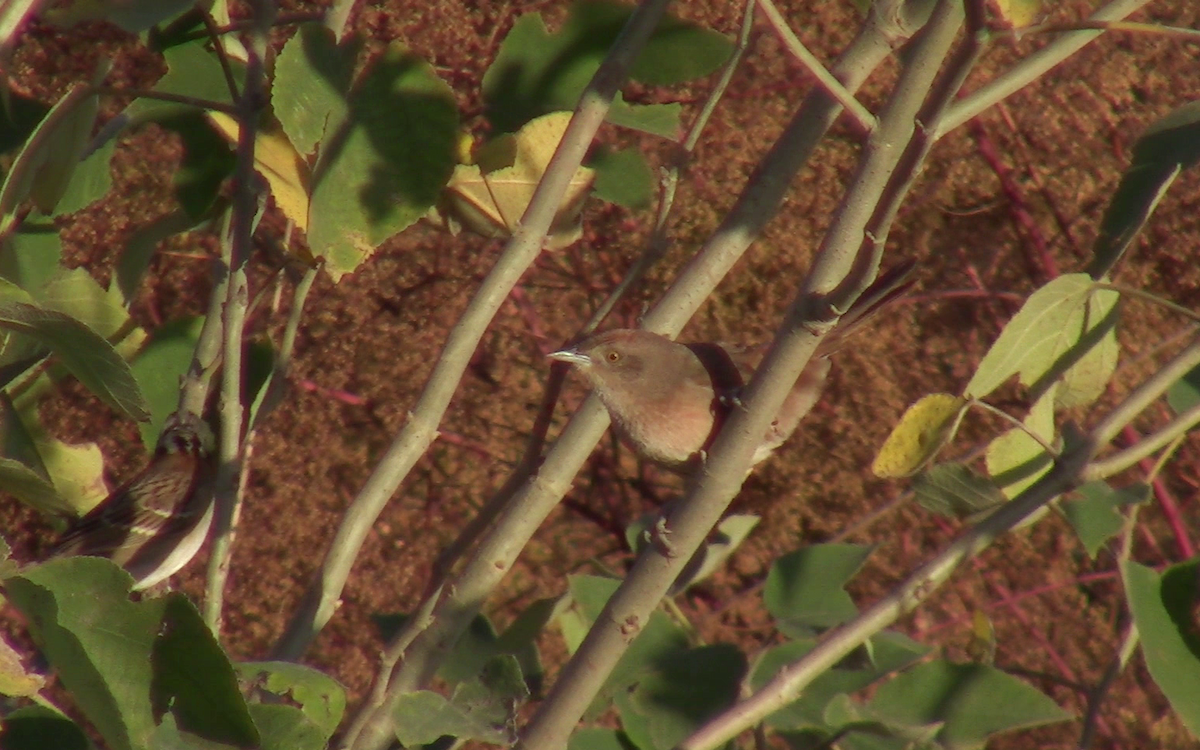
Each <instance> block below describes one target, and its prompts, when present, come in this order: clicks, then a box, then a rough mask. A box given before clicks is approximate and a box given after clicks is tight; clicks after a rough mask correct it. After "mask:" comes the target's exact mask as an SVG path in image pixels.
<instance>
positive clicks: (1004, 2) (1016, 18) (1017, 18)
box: [996, 0, 1042, 29]
mask: <svg viewBox="0 0 1200 750" xmlns="http://www.w3.org/2000/svg"><path fill="white" fill-rule="evenodd" d="M996 10H998V11H999V12H1000V17H1001V18H1003V19H1004V20H1005V21H1008V23H1009V25H1011V26H1012V27H1013V28H1014V29H1023V28H1025V27H1026V26H1032V25H1033V23H1034V21H1036V20H1037V19H1038V17H1039V16H1040V15H1041V14H1042V0H996Z"/></svg>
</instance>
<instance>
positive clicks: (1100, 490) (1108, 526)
mask: <svg viewBox="0 0 1200 750" xmlns="http://www.w3.org/2000/svg"><path fill="white" fill-rule="evenodd" d="M1149 492H1150V488H1149V487H1147V486H1146V485H1144V484H1133V485H1130V486H1128V487H1124V488H1122V489H1119V490H1118V489H1114V488H1113V487H1111V486H1110V485H1109V484H1108V483H1107V482H1103V481H1096V482H1088V483H1087V484H1082V485H1080V486H1079V487H1076V488H1075V491H1074V492H1072V493H1071V494H1072V496H1073V497H1068V498H1065V499H1064V500H1063V501H1062V502H1060V503H1059V504H1058V508H1059V510H1060V511H1062V514H1063V515H1064V516H1066V518H1067V521H1068V522H1070V524H1071V528H1073V529H1075V535H1076V536H1078V537H1079V541H1080V543H1082V544H1083V548H1084V549H1085V550H1087V553H1088V557H1090V558H1092V559H1095V558H1096V553H1097V552H1099V551H1100V548H1101V547H1103V546H1104V544H1105V543H1106V542H1107V541H1108V540H1109V539H1112V538H1113V537H1115V536H1116V535H1117V534H1120V533H1121V530H1122V529H1123V528H1124V527H1125V519H1124V518H1123V517H1122V516H1121V514H1120V512H1119V511H1120V510H1121V509H1123V508H1125V507H1126V506H1129V505H1133V504H1135V503H1140V502H1144V501H1145V500H1146V499H1147V498H1148V497H1149Z"/></svg>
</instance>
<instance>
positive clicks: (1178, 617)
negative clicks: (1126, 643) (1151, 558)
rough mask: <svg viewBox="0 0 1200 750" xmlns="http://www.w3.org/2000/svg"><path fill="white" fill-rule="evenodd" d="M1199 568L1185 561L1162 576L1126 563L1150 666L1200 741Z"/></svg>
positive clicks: (1124, 570)
mask: <svg viewBox="0 0 1200 750" xmlns="http://www.w3.org/2000/svg"><path fill="white" fill-rule="evenodd" d="M1198 565H1200V563H1197V561H1196V560H1191V561H1189V562H1186V563H1180V564H1179V565H1173V566H1171V567H1170V568H1167V569H1166V570H1165V571H1164V572H1163V574H1162V576H1159V575H1158V573H1156V572H1155V571H1154V569H1153V568H1148V567H1146V566H1144V565H1139V564H1138V563H1135V562H1132V561H1129V560H1126V561H1123V562H1122V563H1121V579H1122V580H1123V581H1124V583H1125V596H1126V597H1127V598H1128V600H1129V608H1130V610H1131V611H1132V612H1133V620H1134V622H1135V623H1136V624H1137V628H1138V637H1139V638H1141V642H1142V655H1143V656H1144V657H1145V659H1146V668H1147V669H1149V670H1150V676H1152V677H1153V678H1154V682H1155V683H1156V684H1157V685H1158V686H1159V687H1160V688H1161V689H1162V691H1163V695H1165V696H1167V700H1168V701H1170V703H1171V708H1173V709H1175V713H1176V714H1178V715H1179V718H1180V719H1181V720H1183V724H1184V726H1186V727H1187V728H1188V731H1189V732H1191V733H1192V735H1193V736H1195V737H1200V702H1197V701H1196V696H1197V695H1200V637H1198V636H1197V634H1196V626H1195V619H1194V617H1193V606H1194V605H1195V601H1196V574H1197V570H1198V569H1200V568H1198Z"/></svg>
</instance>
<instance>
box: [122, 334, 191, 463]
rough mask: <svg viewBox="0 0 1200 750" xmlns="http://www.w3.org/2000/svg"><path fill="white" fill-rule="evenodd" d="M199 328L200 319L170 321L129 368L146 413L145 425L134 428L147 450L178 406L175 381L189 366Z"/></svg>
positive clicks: (153, 337)
mask: <svg viewBox="0 0 1200 750" xmlns="http://www.w3.org/2000/svg"><path fill="white" fill-rule="evenodd" d="M203 327H204V318H203V317H196V318H180V319H179V320H172V321H171V322H169V323H167V324H165V325H163V326H161V327H160V328H158V329H157V330H156V331H154V334H153V335H152V336H151V337H150V340H149V341H148V342H146V345H145V346H144V347H143V348H142V350H141V352H139V353H138V356H137V359H135V360H134V361H133V363H132V364H131V365H130V370H131V371H132V372H133V377H134V379H135V380H137V382H138V385H139V386H140V387H141V389H142V393H144V394H145V396H146V406H147V407H148V408H149V410H150V419H149V421H147V422H143V423H142V424H140V425H138V429H139V430H140V431H141V435H142V444H143V445H145V446H146V449H147V450H152V449H153V448H154V445H155V443H156V442H157V441H158V436H159V433H161V432H162V426H163V423H164V422H165V421H166V419H167V416H168V415H169V414H171V413H172V412H174V411H175V409H176V408H177V407H178V406H179V379H180V378H181V377H183V375H184V373H186V372H187V370H188V367H189V366H190V365H191V362H192V355H193V354H194V353H195V351H196V342H197V341H198V340H199V338H200V330H201V329H202V328H203Z"/></svg>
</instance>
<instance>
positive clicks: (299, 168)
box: [208, 112, 311, 232]
mask: <svg viewBox="0 0 1200 750" xmlns="http://www.w3.org/2000/svg"><path fill="white" fill-rule="evenodd" d="M208 117H209V119H210V120H211V121H212V123H213V125H214V126H216V128H217V130H219V131H220V132H221V134H222V135H223V136H225V138H226V139H228V140H229V142H230V143H234V144H236V143H237V139H238V124H237V121H236V120H234V119H233V118H232V117H230V116H229V115H227V114H225V113H224V112H209V113H208ZM254 169H255V170H256V171H257V172H258V173H259V174H261V175H262V176H263V177H265V178H266V180H267V183H268V184H269V185H270V186H271V197H272V198H274V199H275V205H276V206H278V207H279V210H280V211H282V212H283V215H284V216H286V217H288V218H289V219H291V220H292V222H293V223H294V224H295V225H296V226H297V227H298V228H299V229H301V230H303V231H305V232H307V231H308V204H309V195H310V186H311V181H310V180H311V174H310V172H309V168H308V162H306V161H305V160H304V158H303V157H302V156H300V154H299V153H298V152H297V151H296V149H295V148H294V147H293V146H292V142H291V141H289V140H288V137H287V135H286V134H285V133H284V132H283V129H282V128H281V127H279V125H278V124H273V125H272V126H271V127H270V129H267V130H260V131H259V132H258V135H257V136H256V137H255V139H254Z"/></svg>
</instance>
